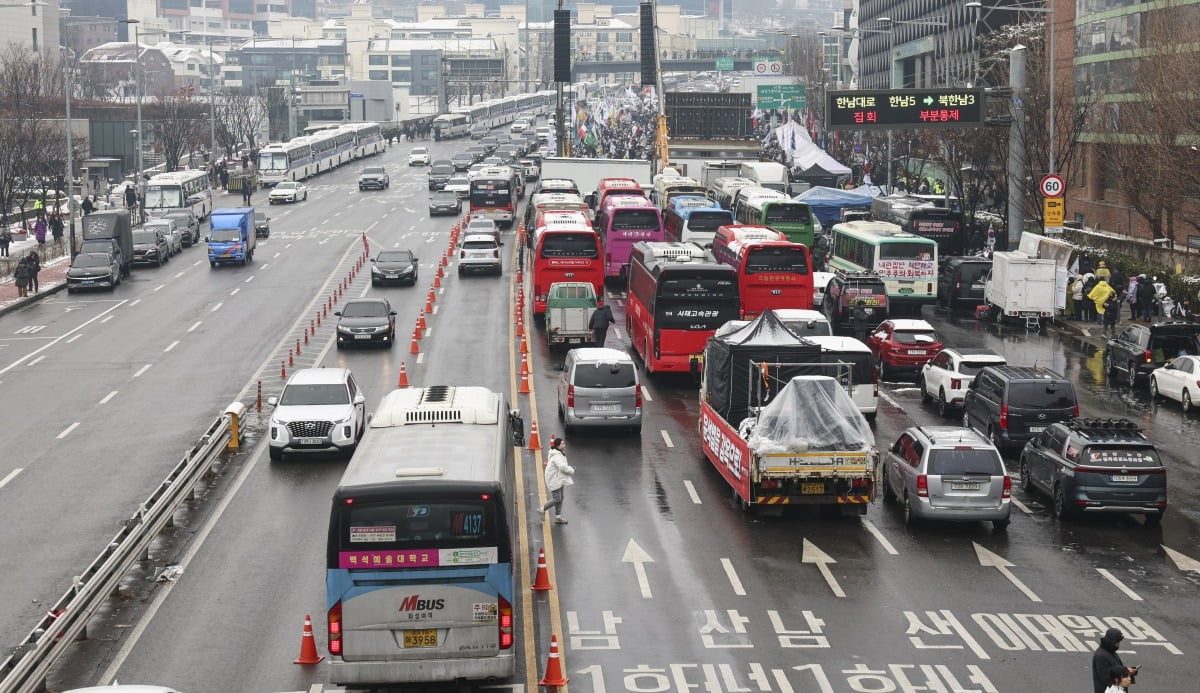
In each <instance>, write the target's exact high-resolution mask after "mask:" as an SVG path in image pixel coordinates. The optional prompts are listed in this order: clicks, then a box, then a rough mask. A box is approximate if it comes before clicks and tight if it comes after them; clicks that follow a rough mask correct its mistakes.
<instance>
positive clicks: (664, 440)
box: [659, 431, 675, 448]
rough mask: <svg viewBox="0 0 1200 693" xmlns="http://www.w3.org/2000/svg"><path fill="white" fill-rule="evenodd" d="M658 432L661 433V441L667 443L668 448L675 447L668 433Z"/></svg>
mask: <svg viewBox="0 0 1200 693" xmlns="http://www.w3.org/2000/svg"><path fill="white" fill-rule="evenodd" d="M659 433H661V434H662V437H663V442H664V443H666V444H667V447H669V448H673V447H675V443H673V442H671V436H670V434H668V433H667V432H666V431H659Z"/></svg>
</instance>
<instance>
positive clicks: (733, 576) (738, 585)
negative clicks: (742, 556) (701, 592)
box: [721, 558, 746, 597]
mask: <svg viewBox="0 0 1200 693" xmlns="http://www.w3.org/2000/svg"><path fill="white" fill-rule="evenodd" d="M721 567H722V568H724V569H725V577H727V578H729V584H730V585H733V593H734V594H736V595H737V596H739V597H744V596H746V588H744V587H742V581H741V579H739V578H738V574H737V571H736V570H734V569H733V561H731V560H729V559H728V558H722V559H721Z"/></svg>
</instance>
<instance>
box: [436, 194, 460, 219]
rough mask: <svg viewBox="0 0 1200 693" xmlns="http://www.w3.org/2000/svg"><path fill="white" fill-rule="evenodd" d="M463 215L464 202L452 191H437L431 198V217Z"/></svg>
mask: <svg viewBox="0 0 1200 693" xmlns="http://www.w3.org/2000/svg"><path fill="white" fill-rule="evenodd" d="M440 214H462V200H460V199H459V198H458V195H455V194H454V193H453V192H452V191H450V190H437V191H435V192H434V193H433V194H432V195H430V196H429V216H431V217H436V216H438V215H440Z"/></svg>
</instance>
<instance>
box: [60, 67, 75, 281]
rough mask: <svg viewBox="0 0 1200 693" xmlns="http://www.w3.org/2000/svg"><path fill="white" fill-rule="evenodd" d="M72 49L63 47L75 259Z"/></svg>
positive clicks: (69, 208)
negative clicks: (70, 58)
mask: <svg viewBox="0 0 1200 693" xmlns="http://www.w3.org/2000/svg"><path fill="white" fill-rule="evenodd" d="M69 52H71V49H70V48H68V47H67V46H63V47H62V56H63V72H65V73H66V85H65V86H66V93H67V220H68V223H69V224H70V227H71V232H70V235H71V252H70V255H71V257H72V258H74V257H75V209H74V205H75V144H74V140H73V139H72V135H71V90H72V88H73V84H74V83H73V81H72V80H71V61H70V60H69V59H68V58H67V53H69Z"/></svg>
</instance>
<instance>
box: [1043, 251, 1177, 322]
mask: <svg viewBox="0 0 1200 693" xmlns="http://www.w3.org/2000/svg"><path fill="white" fill-rule="evenodd" d="M1081 265H1082V267H1081V268H1080V271H1079V273H1078V274H1076V275H1074V276H1071V277H1070V278H1069V279H1068V281H1067V301H1066V303H1067V309H1066V313H1067V315H1068V316H1069V317H1071V318H1073V319H1075V320H1079V321H1082V322H1094V323H1096V324H1100V325H1103V326H1104V331H1105V332H1106V333H1110V334H1115V333H1116V325H1117V323H1118V322H1119V321H1120V319H1121V306H1122V304H1126V305H1128V306H1129V319H1130V320H1132V321H1137V320H1142V321H1145V322H1151V321H1153V320H1155V319H1156V318H1171V319H1183V320H1190V319H1193V318H1194V317H1196V316H1195V314H1194V313H1193V312H1192V303H1191V300H1190V299H1187V298H1185V299H1183V300H1180V301H1175V300H1174V299H1172V298H1171V297H1170V296H1169V295H1168V294H1167V285H1166V283H1165V282H1162V281H1160V280H1159V278H1158V277H1157V276H1147V275H1145V274H1139V275H1136V276H1132V277H1125V276H1124V275H1123V274H1122V272H1121V270H1120V269H1119V268H1110V267H1108V265H1107V263H1106V262H1105V261H1104V260H1101V261H1100V262H1099V263H1097V265H1096V267H1095V268H1094V269H1093V268H1091V267H1089V266H1088V265H1090V263H1089V262H1087V258H1084V259H1083V260H1082V261H1081ZM1197 300H1198V301H1200V295H1198V296H1197Z"/></svg>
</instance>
